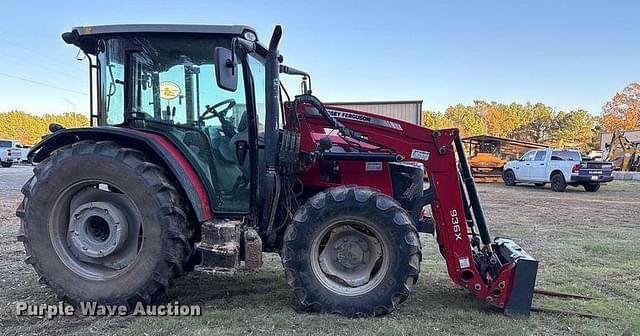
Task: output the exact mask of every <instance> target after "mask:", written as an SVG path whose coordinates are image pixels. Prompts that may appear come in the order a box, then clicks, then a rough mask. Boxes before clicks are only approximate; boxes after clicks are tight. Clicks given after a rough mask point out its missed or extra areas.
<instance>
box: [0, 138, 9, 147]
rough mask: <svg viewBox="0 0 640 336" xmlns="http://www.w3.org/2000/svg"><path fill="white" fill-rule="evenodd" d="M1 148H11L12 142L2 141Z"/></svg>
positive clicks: (0, 141)
mask: <svg viewBox="0 0 640 336" xmlns="http://www.w3.org/2000/svg"><path fill="white" fill-rule="evenodd" d="M0 147H2V148H6V147H11V141H5V140H0Z"/></svg>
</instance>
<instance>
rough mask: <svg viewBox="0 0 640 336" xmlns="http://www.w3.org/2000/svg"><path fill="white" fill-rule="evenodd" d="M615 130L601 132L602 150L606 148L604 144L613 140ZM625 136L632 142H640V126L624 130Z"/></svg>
mask: <svg viewBox="0 0 640 336" xmlns="http://www.w3.org/2000/svg"><path fill="white" fill-rule="evenodd" d="M612 136H613V132H607V133H602V134H600V150H604V145H605V144H608V143H610V142H611V137H612ZM624 136H625V137H626V138H627V139H628V140H629V141H630V142H632V143H640V128H636V129H632V130H628V131H624Z"/></svg>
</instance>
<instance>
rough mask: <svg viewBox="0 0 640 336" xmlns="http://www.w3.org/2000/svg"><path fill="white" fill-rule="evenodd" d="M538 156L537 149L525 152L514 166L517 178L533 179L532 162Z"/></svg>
mask: <svg viewBox="0 0 640 336" xmlns="http://www.w3.org/2000/svg"><path fill="white" fill-rule="evenodd" d="M535 156H536V151H534V150H532V151H528V152H527V153H526V154H524V155H523V156H522V157H521V158H520V160H518V162H517V163H516V165H515V166H514V169H513V172H514V173H515V174H516V180H524V181H527V180H530V179H531V163H532V162H533V159H534V158H535Z"/></svg>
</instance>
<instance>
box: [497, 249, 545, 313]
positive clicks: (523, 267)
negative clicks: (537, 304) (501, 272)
mask: <svg viewBox="0 0 640 336" xmlns="http://www.w3.org/2000/svg"><path fill="white" fill-rule="evenodd" d="M495 244H496V248H497V251H496V252H497V254H498V255H499V257H500V258H501V259H502V260H503V261H505V262H506V263H513V264H515V269H514V271H513V278H512V279H513V280H512V282H511V291H510V293H509V298H508V299H507V303H506V305H505V306H504V313H505V315H507V316H514V317H527V316H529V313H530V312H531V301H532V300H533V291H534V288H535V284H536V275H537V273H538V261H537V260H536V259H535V258H533V257H532V256H531V255H530V254H529V253H527V252H526V251H525V250H523V249H522V248H521V247H520V246H519V245H518V244H516V243H515V242H513V241H512V240H510V239H504V238H497V239H496V240H495Z"/></svg>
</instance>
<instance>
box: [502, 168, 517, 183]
mask: <svg viewBox="0 0 640 336" xmlns="http://www.w3.org/2000/svg"><path fill="white" fill-rule="evenodd" d="M502 180H503V181H504V185H506V186H508V187H513V186H514V185H516V174H514V173H513V170H507V171H505V172H504V174H502Z"/></svg>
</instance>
